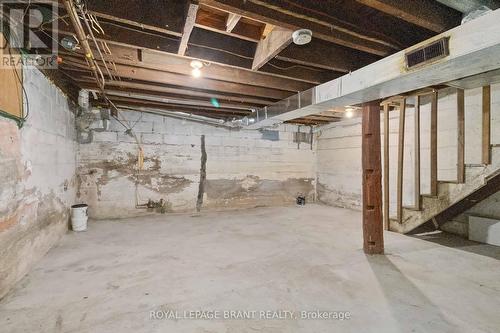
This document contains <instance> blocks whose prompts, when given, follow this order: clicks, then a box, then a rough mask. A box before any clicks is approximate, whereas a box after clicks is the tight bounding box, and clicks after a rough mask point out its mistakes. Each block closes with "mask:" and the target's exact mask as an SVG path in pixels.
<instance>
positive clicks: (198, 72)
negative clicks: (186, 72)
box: [191, 68, 201, 78]
mask: <svg viewBox="0 0 500 333" xmlns="http://www.w3.org/2000/svg"><path fill="white" fill-rule="evenodd" d="M191 75H192V76H193V77H194V78H199V77H201V70H200V69H199V68H193V70H192V71H191Z"/></svg>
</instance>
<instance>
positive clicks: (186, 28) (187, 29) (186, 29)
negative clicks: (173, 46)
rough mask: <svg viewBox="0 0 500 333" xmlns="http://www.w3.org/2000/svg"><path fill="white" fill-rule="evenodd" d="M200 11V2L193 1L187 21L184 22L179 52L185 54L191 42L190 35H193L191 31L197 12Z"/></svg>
mask: <svg viewBox="0 0 500 333" xmlns="http://www.w3.org/2000/svg"><path fill="white" fill-rule="evenodd" d="M197 12H198V3H196V2H193V3H190V4H189V9H188V12H187V16H186V23H184V30H183V32H182V38H181V43H180V45H179V51H178V52H177V54H179V55H184V54H185V53H186V48H187V45H188V42H189V37H191V32H193V28H194V23H195V21H196V13H197Z"/></svg>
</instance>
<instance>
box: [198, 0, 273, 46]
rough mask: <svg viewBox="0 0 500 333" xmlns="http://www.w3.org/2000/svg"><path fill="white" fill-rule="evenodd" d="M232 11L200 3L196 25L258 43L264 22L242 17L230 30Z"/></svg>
mask: <svg viewBox="0 0 500 333" xmlns="http://www.w3.org/2000/svg"><path fill="white" fill-rule="evenodd" d="M229 15H231V13H227V12H224V11H220V10H217V9H215V8H212V7H207V6H203V5H200V9H199V10H198V16H197V17H196V25H195V26H196V27H198V28H201V29H205V30H210V31H215V32H218V33H221V34H226V35H230V36H233V37H237V38H240V39H243V40H247V41H250V42H255V43H257V42H258V41H259V40H260V37H261V34H262V29H263V26H264V25H263V24H262V23H260V22H255V21H253V22H251V23H252V24H250V22H249V21H248V20H246V21H245V20H243V19H242V18H241V17H240V19H239V21H238V22H236V23H239V24H235V25H234V26H233V27H232V29H231V31H228V29H227V28H228V25H227V23H228V16H229Z"/></svg>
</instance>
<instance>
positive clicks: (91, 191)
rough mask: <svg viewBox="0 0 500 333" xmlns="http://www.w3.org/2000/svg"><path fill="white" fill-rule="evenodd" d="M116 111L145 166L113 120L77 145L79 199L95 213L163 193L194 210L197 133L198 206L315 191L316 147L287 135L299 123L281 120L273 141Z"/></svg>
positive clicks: (170, 205) (132, 210)
mask: <svg viewBox="0 0 500 333" xmlns="http://www.w3.org/2000/svg"><path fill="white" fill-rule="evenodd" d="M122 116H123V117H124V119H125V120H126V121H128V123H129V124H130V125H131V126H133V129H134V132H135V133H136V135H137V138H138V139H139V141H140V142H141V146H142V149H143V151H144V168H143V170H142V171H139V170H138V151H139V146H138V144H137V142H136V140H135V139H134V138H133V137H132V136H130V135H127V134H126V133H125V132H124V131H125V129H124V127H123V126H122V125H120V124H119V123H118V122H116V121H115V120H112V121H111V123H110V126H109V128H108V130H107V131H102V132H95V133H94V135H93V141H92V142H91V143H89V144H81V145H80V149H79V154H78V174H79V190H78V198H79V201H81V202H85V203H88V204H89V206H90V209H89V212H90V215H91V217H93V218H118V217H129V216H137V215H143V214H148V213H150V211H148V210H147V209H138V208H136V202H137V203H139V204H144V203H146V202H147V201H148V199H152V200H155V201H158V200H160V199H164V200H165V201H166V202H167V211H168V212H191V211H195V208H196V204H197V199H198V195H199V192H200V170H201V166H202V162H201V159H202V158H201V157H202V144H201V140H202V136H204V138H205V151H206V155H207V161H206V167H205V169H206V170H205V171H206V181H205V182H204V186H203V187H202V190H201V196H202V197H203V205H202V209H236V208H246V207H255V206H271V205H283V204H294V203H295V199H296V196H297V194H299V193H302V194H305V195H306V196H307V197H308V199H309V200H312V199H313V197H314V193H315V182H314V178H315V172H314V160H315V151H314V147H313V149H311V147H310V145H309V144H304V143H302V144H301V146H300V148H298V145H297V143H294V142H293V132H294V131H297V126H294V125H283V126H281V127H280V128H279V140H277V141H272V140H265V139H263V134H262V133H261V132H259V131H252V130H239V131H238V130H229V129H224V128H220V127H219V128H218V127H214V126H211V125H206V124H200V123H195V122H191V121H186V120H180V119H174V118H167V117H163V116H160V115H154V114H147V113H139V112H124V113H122ZM303 130H304V129H303ZM307 130H308V129H307ZM136 198H137V201H136Z"/></svg>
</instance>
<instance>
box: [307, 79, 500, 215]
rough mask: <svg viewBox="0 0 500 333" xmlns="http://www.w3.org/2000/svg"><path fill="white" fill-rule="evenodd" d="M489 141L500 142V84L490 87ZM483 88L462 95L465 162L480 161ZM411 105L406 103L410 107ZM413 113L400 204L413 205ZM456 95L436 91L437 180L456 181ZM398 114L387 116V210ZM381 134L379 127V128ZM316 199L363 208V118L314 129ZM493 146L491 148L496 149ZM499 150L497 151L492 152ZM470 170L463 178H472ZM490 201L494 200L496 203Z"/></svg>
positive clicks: (426, 111)
mask: <svg viewBox="0 0 500 333" xmlns="http://www.w3.org/2000/svg"><path fill="white" fill-rule="evenodd" d="M491 89H492V131H491V142H492V144H498V142H499V141H500V84H496V85H492V88H491ZM481 92H482V90H481V88H477V89H470V90H466V91H465V124H466V138H465V150H466V152H465V154H466V155H465V162H466V164H471V165H473V164H477V163H480V162H481V149H480V147H481V135H482V134H481V133H482V132H481V131H482V125H481V119H482V111H481V110H482V95H481ZM413 102H414V101H412V100H409V101H408V104H411V103H413ZM413 117H414V110H413V108H412V107H407V114H406V126H405V128H406V131H405V158H404V187H403V192H404V193H403V202H404V205H408V206H410V205H412V204H414V202H413V193H414V185H413V183H414V182H413V174H414V157H415V154H414V147H413V137H414V129H413V126H414V118H413ZM456 119H457V118H456V93H455V91H454V89H453V88H450V89H445V90H443V91H440V94H439V102H438V179H439V180H441V181H454V180H456V175H457V172H456V163H457V139H456V133H457V121H456ZM420 125H421V130H420V131H421V132H420V136H421V180H422V183H421V188H420V190H421V193H429V189H430V168H429V165H430V149H429V148H430V99H428V98H424V99H423V101H422V106H421V123H420ZM398 126H399V121H398V113H397V112H391V118H390V137H389V142H390V150H389V151H390V188H391V196H390V208H391V209H390V211H391V216H394V215H395V210H396V175H397V170H396V167H397V145H398ZM381 129H382V130H381V132H382V133H383V124H381ZM316 139H317V154H316V169H317V185H316V186H317V196H318V200H319V201H321V202H323V203H326V204H329V205H334V206H340V207H347V208H353V209H361V119H360V118H354V119H349V120H344V121H342V122H339V123H335V124H330V125H325V126H323V127H321V128H319V129H318V130H317V134H316ZM495 149H496V148H494V151H495ZM496 150H498V149H496ZM473 168H474V167H472V166H471V167H470V168H469V169H470V170H467V175H470V176H471V177H472V176H474V175H475V174H476V173H475V170H472V169H473ZM491 200H493V201H492V203H493V202H494V199H491Z"/></svg>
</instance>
